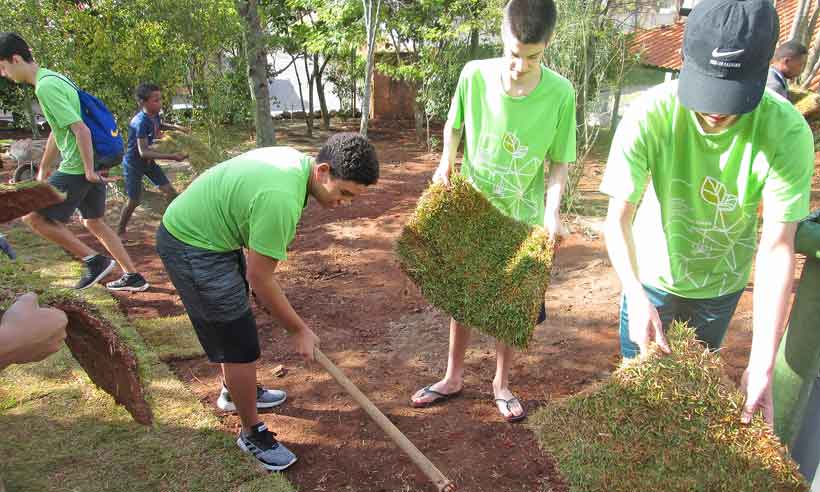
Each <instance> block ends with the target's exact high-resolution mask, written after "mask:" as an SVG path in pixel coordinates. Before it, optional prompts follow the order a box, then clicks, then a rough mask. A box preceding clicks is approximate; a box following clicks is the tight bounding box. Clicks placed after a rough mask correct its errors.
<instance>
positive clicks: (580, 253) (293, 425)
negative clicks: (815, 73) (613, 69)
mask: <svg viewBox="0 0 820 492" xmlns="http://www.w3.org/2000/svg"><path fill="white" fill-rule="evenodd" d="M282 137H284V138H282ZM293 137H296V135H293ZM371 137H373V139H374V142H375V144H376V146H377V148H378V151H379V155H380V158H381V161H382V163H383V167H382V178H381V180H380V182H379V184H378V185H377V186H375V187H374V189H373V190H372V191H370V192H368V193H367V194H366V195H364V196H362V197H361V198H360V199H358V200H357V201H356V202H355V203H354V205H352V206H351V207H349V208H346V209H342V210H324V209H322V208H320V207H319V206H318V205H317V204H316V203H311V204H310V206H309V207H308V209H307V210H305V213H304V215H303V217H302V221H301V224H300V227H299V231H298V233H297V237H296V239H295V241H294V242H293V244H292V247H291V250H290V253H289V255H290V257H289V259H288V261H286V262H283V263H282V264H281V265H280V271H279V273H278V279H279V281H280V282H281V284H282V285H283V287H284V289H285V291H286V294H287V296H288V298H289V299H290V301H291V303H292V304H293V306H294V307H295V309H296V311H297V312H298V313H300V314H301V315H302V316H303V317H304V319H305V320H306V321H307V322H308V323H309V324H310V325H311V326H312V327H313V329H314V331H315V332H316V333H317V334H318V335H319V336H320V337H321V340H322V342H321V346H322V350H323V351H324V352H325V353H326V354H327V355H328V356H329V357H330V358H331V359H332V360H333V361H334V362H335V363H336V364H337V365H338V366H339V367H340V368H341V369H342V370H343V371H344V372H345V373H346V374H347V375H348V376H349V377H350V379H351V380H353V382H354V383H355V384H357V385H358V386H359V388H360V389H361V390H362V391H363V392H364V393H365V394H367V395H368V396H369V397H370V398H371V399H372V401H373V402H374V403H375V404H376V405H377V406H378V407H379V408H380V409H381V410H382V411H383V412H384V413H385V414H386V415H387V416H388V417H389V418H390V419H391V420H392V421H393V422H394V423H395V424H396V425H397V426H398V427H399V428H400V429H401V430H402V431H403V432H404V433H405V434H406V435H407V437H408V438H409V439H410V440H411V441H413V442H414V443H415V444H416V446H417V447H418V448H419V449H420V450H421V451H422V452H424V453H425V454H426V455H427V456H428V457H429V458H430V459H431V460H432V461H433V462H434V463H435V464H436V465H437V466H438V468H439V469H440V470H442V472H444V474H445V475H446V476H447V477H448V478H450V479H451V480H453V481H454V482H455V483H456V484H457V485H458V487H459V489H460V490H463V491H470V492H489V491H493V492H501V491H533V492H536V491H539V492H546V491H553V492H559V491H565V490H567V489H566V486H565V485H564V484H563V483H562V481H561V479H560V477H559V474H558V473H557V471H556V468H555V466H554V464H553V462H552V461H551V459H550V458H549V457H548V455H546V454H545V453H543V452H542V451H541V450H539V449H538V445H537V443H536V441H535V439H534V437H533V434H532V433H531V432H530V431H529V430H528V429H527V428H526V427H525V426H524V425H521V424H508V423H505V422H503V421H502V419H501V417H500V415H499V413H498V410H497V409H496V407H495V405H494V404H493V400H492V390H491V382H492V379H493V374H494V370H495V353H494V345H493V343H492V340H490V339H487V338H485V337H481V336H476V337H475V340H474V341H473V343H472V344H471V346H470V349H469V350H468V354H467V369H466V375H465V382H464V383H465V385H464V389H465V390H464V393H463V395H462V396H461V397H459V398H457V399H454V400H452V401H451V402H448V403H447V404H446V405H442V406H437V407H433V408H429V409H413V408H411V407H410V406H409V405H408V401H409V397H410V395H411V394H412V393H413V392H414V391H416V390H417V389H418V388H420V387H422V386H425V385H427V384H430V383H432V382H434V381H436V380H437V379H438V378H440V377H441V376H443V374H444V370H445V367H446V362H447V341H448V328H447V326H448V318H447V316H445V315H444V314H442V313H440V312H438V311H436V310H434V309H432V308H431V307H430V306H429V305H428V304H427V303H426V302H425V300H424V299H423V298H422V297H421V295H420V294H419V292H418V291H417V289H416V288H415V287H414V286H413V284H412V283H411V282H410V281H409V280H408V279H407V278H406V277H405V276H404V275H403V274H402V273H401V271H400V269H399V267H398V265H397V262H396V259H395V257H394V254H393V242H394V240H395V239H396V238H397V237H398V235H399V233H400V231H401V228H402V225H403V224H404V222H405V220H406V219H407V218H408V217H409V215H410V214H411V213H412V211H413V209H414V206H415V202H416V199H417V198H418V196H419V195H420V194H421V192H422V191H423V189H424V188H425V187H426V185H427V183H428V181H429V179H430V177H431V175H432V172H433V169H434V168H435V165H436V164H437V162H438V158H439V156H438V154H429V153H426V152H425V151H423V150H421V149H420V147H419V146H418V145H417V144H416V143H415V142H414V141H413V140H412V131H410V130H405V131H400V130H382V131H378V132H375V131H374V132H372V134H371ZM291 141H292V140H290V136H288V135H280V142H283V143H285V144H287V143H289V142H291ZM585 174H586V175H585V178H584V181H583V186H582V193H583V194H582V199H583V202H584V207H585V208H586V209H597V210H601V207H603V206H605V204H606V200H605V198H604V197H603V196H601V195H599V194H597V193H596V192H595V189H596V188H597V182H598V180H599V179H600V174H601V165H600V163H591V164H588V165H587V169H586V171H585ZM816 189H817V188H815V190H816ZM813 198H814V202H813V203H814V204H815V205H817V204H818V200H817V198H818V194H817V192H816V191H815V193H814V194H813ZM108 216H109V219H110V220H115V218H116V207H112V210H111V211H109V214H108ZM599 223H600V219H596V218H594V217H579V218H578V219H575V220H574V222H573V223H571V224H570V226H571V227H572V228H573V229H574V232H573V234H572V235H571V236H569V238H567V239H566V241H565V242H564V243H563V244H562V246H561V248H560V250H559V252H558V254H557V257H556V260H555V264H554V275H553V278H552V280H551V283H550V286H549V289H548V290H547V312H548V318H547V321H546V322H544V323H543V324H542V325H540V326H539V327H537V329H536V331H535V335H534V340H533V343H531V348H530V349H529V350H528V351H526V352H523V353H521V354H520V355H519V356H518V357H517V359H516V361H515V363H514V365H513V367H512V376H511V387H512V389H513V391H514V392H515V393H516V395H517V396H518V397H519V398H520V399H521V400H522V401H523V402H524V404H525V406H526V407H527V409H528V410H529V411H530V412H532V411H534V410H536V409H537V408H538V406H539V405H542V404H543V402H545V401H548V400H549V399H552V398H560V397H565V396H568V395H571V394H574V393H576V392H577V391H579V390H581V389H582V388H584V387H586V386H588V385H589V384H590V383H592V382H594V381H597V380H600V379H602V378H605V377H606V376H607V375H608V374H609V373H610V372H611V371H612V370H613V369H614V367H615V366H616V364H617V363H618V361H619V353H618V337H617V325H618V321H617V317H618V300H619V299H618V297H619V283H618V280H617V277H616V275H615V273H614V271H613V270H612V268H611V266H610V264H609V261H608V259H607V256H606V252H605V248H604V244H603V241H602V240H601V238H600V237H599V234H598V232H597V231H596V229H597V227H598V225H599ZM156 225H157V217H156V215H152V216H150V217H148V216H146V214H143V215H142V216H141V217H137V218H135V221H134V223H133V225H132V226H131V229H130V233H129V235H130V238H131V239H132V240H133V239H136V240H138V241H139V242H140V243H141V244H140V245H139V246H136V247H129V251H130V252H131V254H132V256H133V257H134V260H135V261H136V262H137V265H138V267H139V270H140V271H141V272H142V273H143V274H144V275H145V276H146V278H147V279H148V281H149V282H150V283H151V284H152V288H151V289H150V290H149V291H147V292H145V293H139V294H117V296H118V297H119V299H120V301H121V303H122V306H123V309H124V310H125V311H126V312H127V313H128V315H129V316H132V317H150V318H153V317H157V316H171V315H178V314H181V313H183V312H184V311H183V308H182V305H181V304H180V302H179V300H178V298H177V296H176V295H175V293H174V289H173V286H172V285H171V283H170V281H169V280H168V278H167V276H166V275H165V273H164V271H163V269H162V264H161V262H160V260H159V259H158V258H157V255H156V253H155V251H154V231H155V229H156ZM78 232H79V230H78ZM83 237H84V238H85V239H88V235H87V234H85V235H83ZM256 312H257V314H258V324H259V331H260V340H261V346H262V359H261V360H260V361H259V369H258V378H259V380H260V382H262V383H263V384H265V385H267V386H270V387H276V388H281V389H285V390H287V391H288V395H289V396H288V402H287V403H286V404H285V405H283V406H282V407H279V408H277V409H276V411H274V412H271V413H268V414H265V415H263V417H264V419H265V421H266V422H267V424H268V426H269V427H271V428H272V429H274V430H275V431H276V432H277V433H278V437H279V438H280V439H281V440H282V441H283V442H284V443H286V444H287V445H288V446H289V447H291V448H292V449H293V450H294V451H295V452H296V453H297V454H298V455H299V457H300V461H299V462H298V463H297V464H296V465H295V466H294V467H292V469H291V470H290V471H288V472H287V477H288V479H289V480H290V481H291V482H293V483H294V484H295V485H296V486H298V487H299V490H303V491H333V492H336V491H370V492H378V491H431V490H435V489H434V487H432V485H430V484H429V483H427V482H426V479H425V477H424V476H423V475H422V474H421V473H420V472H419V471H417V470H416V469H415V467H414V466H413V464H412V463H411V462H410V460H409V459H408V458H406V457H405V456H404V455H403V454H402V453H401V452H400V451H399V450H398V448H396V447H395V446H394V445H393V444H392V443H391V442H390V441H389V440H388V439H387V438H386V437H385V436H384V435H383V434H382V432H381V431H380V429H379V428H378V427H377V426H376V425H375V424H373V423H372V422H370V421H369V420H368V418H367V416H366V415H365V414H364V412H363V411H362V410H361V409H359V408H358V407H357V406H356V405H355V403H353V401H352V400H351V399H350V398H349V397H348V396H347V394H346V393H345V392H344V391H343V390H342V389H341V388H340V387H339V386H337V385H336V384H335V383H334V382H333V380H332V379H331V378H330V376H329V375H327V374H326V373H324V372H323V371H322V369H321V368H320V367H319V366H318V365H316V364H313V365H307V366H306V365H305V364H303V363H302V362H300V360H299V359H298V358H297V357H296V356H295V355H293V353H292V347H291V345H290V342H289V340H288V338H287V337H286V336H285V335H284V333H283V330H282V329H281V328H280V327H278V326H277V325H276V323H275V322H273V321H272V320H271V318H270V317H269V316H267V315H266V314H265V313H264V312H262V310H261V309H257V310H256ZM751 317H752V313H751V287H750V288H748V289H747V292H746V293H744V295H743V298H742V300H741V303H740V306H739V309H738V312H737V314H736V315H735V318H734V320H733V322H732V326H731V327H730V331H729V336H728V337H727V340H726V342H725V346H724V349H723V350H722V353H723V354H724V357H725V358H726V360H727V366H728V369H729V372H730V376H731V377H732V379H734V380H735V381H737V380H739V377H740V374H741V373H742V370H743V368H744V367H745V364H746V359H747V357H748V350H749V346H750V342H751V331H750V328H751ZM172 365H173V367H174V369H175V371H176V372H177V373H178V375H179V376H180V377H181V378H182V379H183V380H184V381H186V382H187V383H188V384H189V385H190V388H191V389H192V391H194V392H195V393H196V394H197V395H199V397H200V398H201V399H202V401H203V403H204V404H205V405H207V406H209V407H211V408H213V409H214V411H215V412H217V410H216V406H215V401H216V397H217V394H218V390H219V384H220V378H221V374H220V371H219V368H218V367H217V366H214V365H211V364H209V363H208V362H207V360H205V359H204V358H200V359H194V360H187V361H178V362H175V363H173V364H172ZM279 365H284V367H285V368H286V369H287V375H286V376H284V377H281V378H280V377H277V376H276V374H274V369H275V368H277V366H279ZM221 419H222V422H223V425H224V427H225V430H226V432H236V431H237V430H238V428H239V420H238V418H237V417H236V416H234V415H222V416H221ZM237 452H239V451H238V450H237Z"/></svg>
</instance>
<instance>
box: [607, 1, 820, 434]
mask: <svg viewBox="0 0 820 492" xmlns="http://www.w3.org/2000/svg"><path fill="white" fill-rule="evenodd" d="M778 32H779V22H778V18H777V13H776V12H775V9H774V7H773V5H772V3H771V2H770V1H769V0H746V1H743V0H703V1H702V2H700V3H698V4H697V6H695V8H694V9H693V10H692V12H691V14H690V15H689V18H688V20H687V23H686V31H685V34H684V42H683V56H684V61H683V68H682V70H681V75H680V79H679V80H678V81H674V82H670V83H667V84H663V85H661V86H658V87H656V88H653V89H651V90H650V91H649V92H648V93H647V94H646V95H645V96H644V97H642V98H641V100H640V101H639V102H637V103H636V104H635V106H634V107H632V108H630V109H629V111H628V112H627V114H626V115H625V117H624V119H623V121H622V122H621V124H620V125H619V127H618V130H617V132H616V134H615V137H614V140H613V143H612V149H611V151H610V155H609V161H608V163H607V167H606V171H605V173H604V178H603V181H602V184H601V191H602V192H604V193H606V194H607V195H609V196H610V202H609V212H608V215H607V219H606V244H607V249H608V251H609V256H610V258H611V260H612V265H613V266H614V268H615V270H616V272H617V273H618V276H619V277H620V280H621V283H622V286H623V293H624V295H623V298H622V302H621V323H620V336H621V351H622V354H623V355H624V357H627V358H629V357H635V356H637V355H639V354H643V353H645V352H646V350H647V348H648V346H649V342H650V339H653V338H654V340H655V341H656V342H657V344H658V345H659V346H660V348H661V350H663V351H666V352H668V351H669V346H668V344H667V342H666V339H665V336H664V329H665V328H666V327H667V326H668V325H669V324H670V323H671V322H672V320H681V321H688V322H689V323H690V325H691V326H693V328H695V330H696V333H697V336H698V338H699V339H700V340H701V341H703V342H704V343H705V345H706V346H708V347H709V348H711V349H713V350H716V349H717V348H718V347H720V344H721V342H722V340H723V337H724V335H725V333H726V330H727V328H728V325H729V321H730V319H731V317H732V315H733V314H734V311H735V309H736V307H737V303H738V300H739V299H740V296H741V294H742V293H743V291H744V289H745V288H746V284H747V282H748V279H749V275H750V271H751V269H752V261H753V260H752V259H753V257H755V249H757V253H756V262H755V265H756V268H755V282H754V285H755V286H756V287H757V288H756V289H755V290H754V318H753V325H754V336H753V341H752V348H751V353H750V357H749V365H748V367H747V369H746V372H745V374H744V382H743V389H744V391H745V393H746V404H745V405H744V408H743V411H742V415H741V419H742V420H743V421H746V422H748V421H749V420H750V419H751V417H752V415H753V413H754V412H756V411H758V410H762V411H763V413H764V416H765V417H766V419H767V420H769V421H770V422H771V419H772V407H771V404H772V402H771V374H772V367H773V364H774V356H775V352H776V349H777V346H778V341H779V339H780V335H781V333H782V329H783V324H784V321H785V317H786V310H787V305H788V302H789V296H790V293H791V289H792V281H793V276H794V234H795V230H796V225H797V222H798V221H799V220H800V219H801V218H803V217H804V216H805V215H806V214H807V213H808V211H809V187H810V182H811V177H812V172H813V163H814V142H813V138H812V134H811V131H810V130H809V127H808V125H807V124H806V122H805V120H804V119H803V117H802V116H801V115H800V113H799V112H798V111H797V110H796V109H795V108H794V107H793V106H792V105H791V104H790V103H789V102H788V101H786V100H785V99H783V98H781V97H778V96H776V95H775V94H774V93H773V92H771V91H770V90H766V89H765V86H766V76H767V71H768V63H769V60H770V59H771V57H772V53H773V52H774V48H775V43H776V42H777V37H778ZM760 203H762V204H763V226H762V232H761V235H760V241H759V244H758V242H757V235H758V212H757V211H758V206H759V204H760ZM638 204H640V207H638ZM636 208H637V215H636V214H635V210H636ZM633 216H634V223H633Z"/></svg>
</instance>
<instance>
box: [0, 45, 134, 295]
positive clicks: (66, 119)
mask: <svg viewBox="0 0 820 492" xmlns="http://www.w3.org/2000/svg"><path fill="white" fill-rule="evenodd" d="M0 75H2V76H3V77H6V78H7V79H9V80H11V81H13V82H17V83H25V84H29V85H32V86H34V94H35V95H36V96H37V101H38V102H39V103H40V108H41V109H42V111H43V115H44V116H45V118H46V121H48V124H49V126H50V127H51V133H50V134H49V136H48V141H47V143H46V148H45V151H44V152H43V157H42V159H41V161H40V168H39V172H38V173H37V180H39V181H45V180H46V178H48V182H49V184H51V185H52V186H54V187H55V188H57V189H58V190H59V191H61V192H63V193H64V194H65V196H66V198H65V200H64V201H63V202H62V203H58V204H57V205H53V206H51V207H46V208H43V209H41V210H38V211H36V212H32V213H30V214H29V215H27V216H26V217H24V218H23V221H24V222H25V223H26V224H27V225H28V226H29V227H30V228H31V229H32V230H33V231H34V232H36V233H37V234H39V235H41V236H43V237H44V238H46V239H48V240H49V241H52V242H54V243H57V244H58V245H60V246H62V247H63V248H64V249H66V250H67V251H68V252H69V253H71V254H73V255H74V256H75V257H77V258H81V259H82V260H83V263H84V264H85V273H83V275H82V277H81V278H80V280H79V282H77V284H76V286H75V288H76V289H86V288H88V287H91V286H92V285H94V284H96V283H97V282H99V281H100V280H102V279H103V278H105V276H106V275H108V273H109V272H111V270H112V269H113V268H114V260H112V259H111V258H109V257H107V256H105V255H102V254H98V253H97V252H95V251H94V250H93V249H91V248H90V247H88V245H86V244H85V243H84V242H82V241H80V239H78V238H77V236H75V235H74V234H73V233H72V232H71V231H70V230H68V228H67V227H66V223H68V221H69V220H71V217H72V215H74V212H75V211H77V210H78V209H79V211H80V214H81V215H82V218H83V225H84V226H85V228H86V229H88V230H89V232H91V233H92V234H94V236H96V237H97V239H99V241H100V243H102V245H103V246H104V247H105V249H106V250H108V252H109V253H110V254H111V256H113V257H114V258H115V259H116V260H117V262H118V263H119V264H120V267H121V268H122V270H123V272H124V275H123V276H122V277H121V278H120V279H119V280H116V281H114V282H109V283H108V284H106V287H108V288H109V289H111V290H125V291H132V292H137V291H143V290H145V289H147V288H148V282H146V281H145V279H144V278H143V277H142V275H140V274H139V273H138V272H137V271H136V268H135V266H134V262H133V261H131V257H130V256H129V255H128V252H126V251H125V248H124V247H123V245H122V241H120V238H119V237H118V236H117V235H116V234H114V231H113V230H111V228H110V227H108V224H106V223H105V220H104V219H103V215H104V214H105V194H106V189H105V181H104V180H103V178H102V177H100V176H99V175H98V174H97V172H96V171H95V170H94V150H93V147H92V142H91V131H90V130H89V129H88V127H87V126H86V125H85V123H84V122H83V119H82V115H81V114H80V98H79V95H78V94H77V89H76V88H75V86H74V85H73V84H72V83H71V82H70V81H69V80H68V79H66V78H65V77H64V76H63V75H60V74H58V73H56V72H52V71H51V70H47V69H45V68H42V67H40V66H39V65H38V64H37V63H36V62H35V61H34V58H32V56H31V50H30V49H29V46H28V44H27V43H26V42H25V40H23V38H21V37H20V36H19V35H17V34H15V33H13V32H3V33H0ZM58 157H61V158H62V159H61V160H60V167H59V169H58V170H57V171H56V172H54V173H53V174H51V176H49V173H50V170H51V165H52V164H53V163H54V161H55V160H57V158H58Z"/></svg>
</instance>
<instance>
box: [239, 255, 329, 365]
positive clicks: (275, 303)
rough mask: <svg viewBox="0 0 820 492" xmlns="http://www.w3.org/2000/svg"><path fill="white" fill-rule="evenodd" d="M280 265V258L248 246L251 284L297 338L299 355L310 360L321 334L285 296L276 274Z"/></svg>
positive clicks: (271, 311)
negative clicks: (301, 315)
mask: <svg viewBox="0 0 820 492" xmlns="http://www.w3.org/2000/svg"><path fill="white" fill-rule="evenodd" d="M278 265H279V261H278V260H275V259H273V258H271V257H269V256H265V255H263V254H261V253H257V252H256V251H254V250H252V249H248V275H247V277H248V284H250V287H251V289H253V291H254V292H255V293H256V295H257V297H258V299H259V301H261V302H262V305H263V306H264V307H265V308H266V309H268V311H270V313H271V314H272V315H274V316H275V317H276V318H277V319H278V320H279V322H280V323H282V325H283V326H284V327H285V329H286V330H287V331H289V332H290V333H291V335H292V336H293V337H294V342H293V343H294V345H295V346H296V351H297V352H298V353H299V355H301V356H302V357H304V358H305V359H307V360H313V358H314V356H313V348H314V347H315V346H316V345H318V344H319V337H317V336H316V335H315V334H314V333H313V330H311V329H310V328H309V327H308V325H307V323H305V322H304V320H302V318H301V317H300V316H299V315H298V314H297V313H296V311H295V310H294V309H293V306H291V304H290V302H289V301H288V298H287V297H285V293H284V292H282V288H281V287H280V286H279V283H278V282H277V281H276V277H275V273H276V267H277V266H278Z"/></svg>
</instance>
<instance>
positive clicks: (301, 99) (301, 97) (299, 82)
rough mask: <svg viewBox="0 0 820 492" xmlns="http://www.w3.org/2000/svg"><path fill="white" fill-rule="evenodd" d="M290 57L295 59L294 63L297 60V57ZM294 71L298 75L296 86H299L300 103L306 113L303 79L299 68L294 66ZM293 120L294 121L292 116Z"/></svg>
mask: <svg viewBox="0 0 820 492" xmlns="http://www.w3.org/2000/svg"><path fill="white" fill-rule="evenodd" d="M290 56H291V58H293V59H294V61H295V60H296V57H295V56H293V55H290ZM293 71H294V72H295V73H296V85H297V86H299V103H300V104H301V105H302V113H305V96H304V94H303V93H302V77H300V76H299V66H298V65H296V64H294V65H293ZM291 119H293V117H292V115H291Z"/></svg>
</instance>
